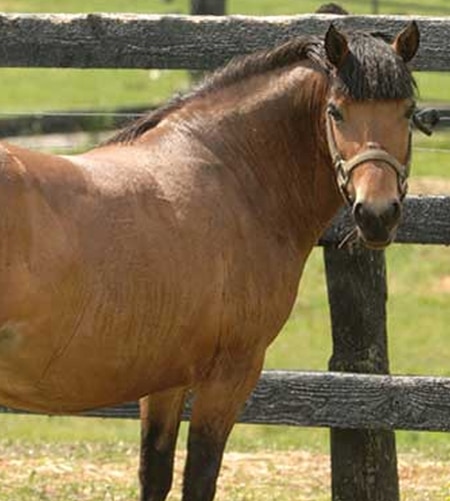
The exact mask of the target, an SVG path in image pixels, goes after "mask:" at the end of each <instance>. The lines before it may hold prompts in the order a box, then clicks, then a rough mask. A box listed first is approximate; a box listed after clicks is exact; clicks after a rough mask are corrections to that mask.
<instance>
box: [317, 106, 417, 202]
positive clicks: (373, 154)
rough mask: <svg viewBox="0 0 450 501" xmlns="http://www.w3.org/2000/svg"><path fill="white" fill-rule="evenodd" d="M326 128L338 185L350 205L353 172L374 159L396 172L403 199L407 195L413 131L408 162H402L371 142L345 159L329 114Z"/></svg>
mask: <svg viewBox="0 0 450 501" xmlns="http://www.w3.org/2000/svg"><path fill="white" fill-rule="evenodd" d="M326 129H327V142H328V148H329V150H330V154H331V158H332V161H333V166H334V169H335V171H336V177H337V182H338V186H339V189H340V190H341V192H342V195H343V196H344V198H345V200H346V202H347V203H348V204H349V205H352V204H353V202H354V201H353V200H352V197H351V196H350V192H349V189H348V185H349V183H350V178H351V175H352V172H353V171H354V170H355V169H356V168H357V167H359V166H360V165H362V164H364V163H366V162H372V161H377V162H383V163H385V164H386V165H388V166H389V167H390V168H391V169H392V170H393V171H394V172H395V174H396V176H397V183H398V191H399V194H400V198H401V199H403V198H404V197H405V196H406V192H407V189H408V182H407V180H408V176H409V170H410V164H411V131H410V132H409V137H408V152H407V158H406V163H405V164H402V163H400V162H399V161H398V160H397V159H396V158H395V157H394V156H393V155H391V154H390V153H388V152H387V151H386V150H383V149H381V148H378V147H377V146H371V143H368V147H367V149H365V150H364V151H362V152H361V153H358V154H357V155H355V156H354V157H352V158H350V159H349V160H344V159H343V158H342V156H341V154H340V152H339V150H338V148H337V145H336V140H335V137H334V133H333V128H332V125H331V119H330V117H329V115H327V116H326ZM372 144H373V143H372Z"/></svg>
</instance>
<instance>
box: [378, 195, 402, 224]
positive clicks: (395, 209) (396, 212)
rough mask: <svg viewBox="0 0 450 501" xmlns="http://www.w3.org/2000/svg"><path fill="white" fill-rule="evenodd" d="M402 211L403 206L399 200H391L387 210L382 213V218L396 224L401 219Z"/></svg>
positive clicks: (386, 221) (387, 222)
mask: <svg viewBox="0 0 450 501" xmlns="http://www.w3.org/2000/svg"><path fill="white" fill-rule="evenodd" d="M401 212H402V207H401V205H400V202H399V201H398V200H394V201H393V202H391V203H390V204H389V205H388V207H387V208H386V210H385V211H384V212H383V213H382V214H381V219H382V220H383V221H384V222H385V223H386V224H389V223H390V224H395V223H396V222H397V221H398V220H399V219H400V215H401Z"/></svg>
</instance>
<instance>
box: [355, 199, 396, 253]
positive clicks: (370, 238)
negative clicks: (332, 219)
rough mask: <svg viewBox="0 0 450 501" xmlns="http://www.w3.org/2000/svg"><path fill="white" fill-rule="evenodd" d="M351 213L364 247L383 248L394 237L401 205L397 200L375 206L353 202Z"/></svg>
mask: <svg viewBox="0 0 450 501" xmlns="http://www.w3.org/2000/svg"><path fill="white" fill-rule="evenodd" d="M352 213H353V218H354V220H355V223H356V227H357V231H358V235H359V237H360V239H361V240H362V241H363V243H364V244H365V245H366V247H369V248H372V249H384V248H385V247H387V246H388V245H389V244H390V243H391V242H392V240H393V239H394V237H395V232H396V230H397V227H398V224H399V222H400V219H401V215H402V205H401V203H400V201H399V200H391V201H388V202H386V203H384V204H382V205H380V204H378V205H376V206H375V205H373V204H370V203H365V202H355V204H354V205H353V208H352Z"/></svg>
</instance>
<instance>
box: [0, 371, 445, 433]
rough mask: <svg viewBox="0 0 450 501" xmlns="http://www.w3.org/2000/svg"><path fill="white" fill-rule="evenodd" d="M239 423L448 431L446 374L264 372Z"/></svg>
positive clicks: (121, 413)
mask: <svg viewBox="0 0 450 501" xmlns="http://www.w3.org/2000/svg"><path fill="white" fill-rule="evenodd" d="M1 410H2V411H3V412H18V411H13V410H11V409H5V408H1ZM19 412H21V411H19ZM138 413H139V408H138V405H137V403H134V402H132V403H127V404H124V405H119V406H115V407H108V408H102V409H95V410H93V411H90V412H88V413H85V415H90V416H98V417H116V418H133V419H134V418H137V417H138ZM188 415H189V413H188V412H187V413H185V416H184V417H185V419H186V418H187V417H188ZM239 421H240V422H245V423H259V424H278V425H292V426H322V427H337V428H353V429H357V428H368V429H386V430H389V429H399V430H400V429H402V430H429V431H450V378H444V377H423V376H409V377H406V376H387V375H385V376H383V375H367V374H350V373H333V372H293V371H265V372H264V373H263V376H262V377H261V379H260V381H259V383H258V385H257V387H256V389H255V391H254V392H253V394H252V395H251V397H250V398H249V400H248V401H247V403H246V405H245V408H244V411H243V413H242V415H241V417H240V419H239Z"/></svg>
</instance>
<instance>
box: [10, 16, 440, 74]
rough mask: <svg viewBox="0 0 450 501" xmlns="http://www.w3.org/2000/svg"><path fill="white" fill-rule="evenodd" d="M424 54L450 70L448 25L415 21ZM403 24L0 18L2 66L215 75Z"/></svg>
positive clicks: (419, 62) (424, 63)
mask: <svg viewBox="0 0 450 501" xmlns="http://www.w3.org/2000/svg"><path fill="white" fill-rule="evenodd" d="M414 19H415V20H417V22H418V24H419V28H420V30H421V35H422V36H421V40H422V42H421V47H420V50H419V53H418V55H417V57H416V58H415V60H414V63H413V67H414V68H415V69H419V70H433V71H436V70H438V71H447V70H449V69H450V19H449V18H444V17H441V18H439V17H434V18H433V17H421V16H415V17H414ZM410 20H411V17H408V16H334V15H325V14H320V15H317V14H316V15H299V16H277V17H275V16H273V17H250V16H205V17H203V16H202V17H197V16H195V17H193V16H176V15H171V16H170V15H169V16H168V15H165V16H157V15H145V14H140V15H133V14H128V15H127V14H83V15H81V14H71V15H69V14H1V15H0V38H1V40H2V45H1V48H0V66H10V67H15V66H18V67H26V66H30V67H73V68H119V67H120V68H187V69H203V70H206V69H212V68H216V67H217V66H220V65H222V64H224V63H225V62H227V61H228V60H229V59H230V58H231V57H233V56H236V55H239V54H246V53H250V52H253V51H255V50H259V49H262V48H267V47H271V46H274V45H276V44H279V43H281V42H283V41H286V40H288V39H290V38H292V37H295V36H299V35H318V36H323V35H324V33H325V31H326V29H327V28H328V26H329V25H330V22H331V21H333V22H334V23H335V24H336V26H338V27H341V28H343V29H348V30H353V29H364V30H370V31H382V32H385V33H387V34H390V35H394V34H395V33H397V32H398V31H399V30H400V29H402V28H403V27H404V26H405V25H406V23H407V22H408V21H410Z"/></svg>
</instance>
